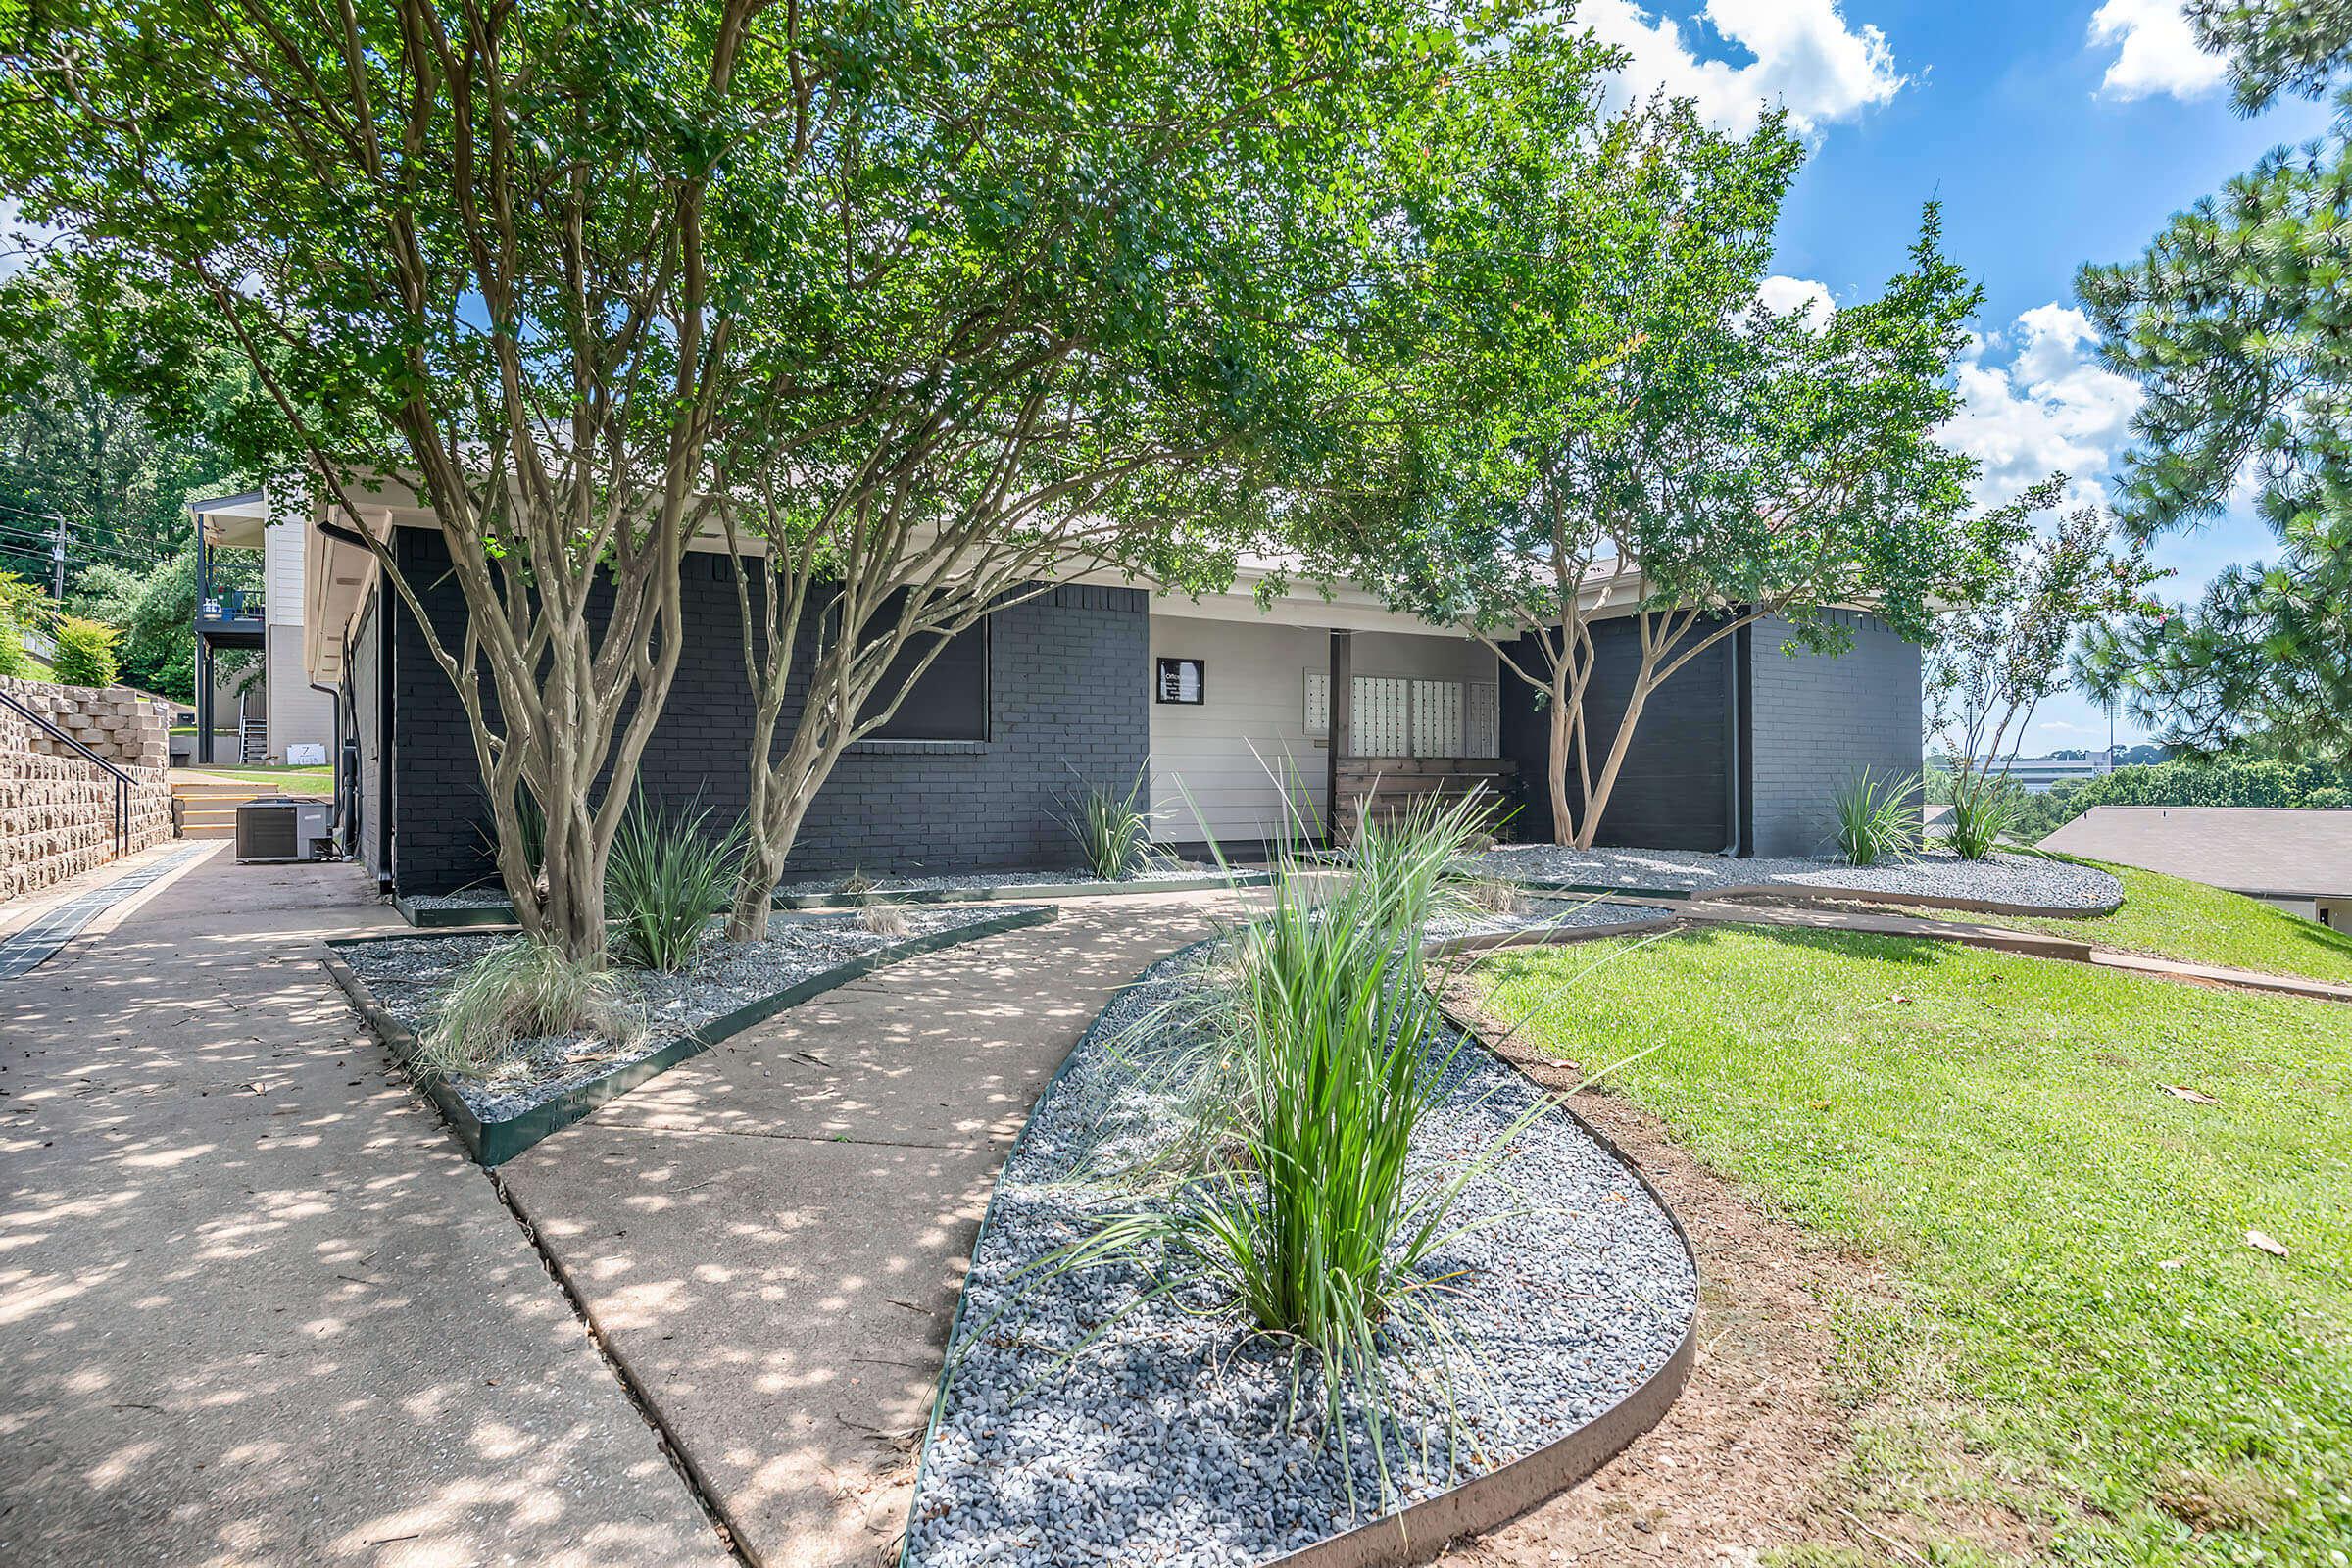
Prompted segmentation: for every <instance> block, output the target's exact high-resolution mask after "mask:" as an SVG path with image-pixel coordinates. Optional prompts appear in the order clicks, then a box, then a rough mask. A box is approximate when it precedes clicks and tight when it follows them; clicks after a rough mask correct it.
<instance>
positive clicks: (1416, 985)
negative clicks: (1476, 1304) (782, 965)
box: [1040, 798, 1543, 1504]
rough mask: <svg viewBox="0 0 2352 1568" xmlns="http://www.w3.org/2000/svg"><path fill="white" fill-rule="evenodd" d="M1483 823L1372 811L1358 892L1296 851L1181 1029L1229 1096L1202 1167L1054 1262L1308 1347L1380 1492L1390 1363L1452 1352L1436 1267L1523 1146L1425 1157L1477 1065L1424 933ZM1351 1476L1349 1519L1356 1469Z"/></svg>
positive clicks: (1472, 806) (1199, 1151)
mask: <svg viewBox="0 0 2352 1568" xmlns="http://www.w3.org/2000/svg"><path fill="white" fill-rule="evenodd" d="M1485 817H1486V809H1485V804H1484V803H1483V802H1480V801H1478V800H1476V799H1475V798H1474V799H1471V800H1465V801H1461V802H1457V803H1456V804H1455V805H1454V806H1452V807H1450V808H1446V809H1440V808H1438V807H1436V806H1433V805H1430V804H1428V803H1423V804H1420V805H1417V806H1415V807H1412V808H1409V809H1406V810H1404V811H1403V812H1401V813H1400V814H1398V815H1397V816H1396V817H1394V818H1391V819H1387V820H1375V819H1374V818H1373V817H1372V816H1371V815H1370V814H1369V813H1359V817H1358V821H1357V824H1356V831H1355V835H1354V841H1353V849H1352V856H1351V859H1352V869H1353V874H1352V875H1351V876H1346V877H1337V876H1333V875H1332V874H1331V873H1330V872H1329V871H1328V870H1327V869H1325V868H1323V867H1320V866H1317V865H1314V864H1312V863H1311V862H1310V861H1308V860H1307V858H1305V852H1304V851H1303V850H1301V849H1300V848H1299V842H1300V840H1299V835H1297V834H1294V835H1293V837H1292V842H1291V843H1290V844H1287V845H1285V846H1284V847H1283V849H1282V852H1281V853H1280V854H1279V855H1278V856H1277V857H1276V859H1275V863H1274V866H1273V868H1272V876H1273V879H1272V884H1271V889H1270V907H1268V908H1267V909H1266V912H1265V913H1264V914H1263V915H1261V916H1259V917H1258V918H1256V919H1253V920H1251V921H1250V923H1249V924H1247V925H1244V926H1242V927H1241V928H1240V929H1238V930H1236V931H1235V932H1233V933H1232V935H1231V937H1230V939H1229V948H1228V953H1227V955H1226V956H1225V959H1224V961H1223V962H1221V963H1219V964H1217V965H1215V966H1214V967H1212V969H1211V970H1210V971H1209V973H1210V974H1211V975H1212V976H1214V977H1215V978H1216V979H1217V980H1220V981H1222V982H1223V985H1222V986H1221V988H1220V990H1219V991H1218V992H1217V993H1216V994H1214V995H1213V996H1211V997H1210V998H1209V999H1208V1000H1207V1001H1206V1003H1205V1005H1196V1006H1195V1007H1193V1008H1192V1009H1191V1010H1189V1011H1188V1012H1186V1013H1185V1014H1184V1015H1183V1016H1184V1022H1185V1023H1186V1024H1187V1025H1188V1026H1189V1027H1193V1028H1196V1029H1199V1030H1201V1031H1202V1032H1203V1035H1204V1038H1203V1039H1202V1041H1201V1043H1200V1044H1199V1045H1198V1046H1196V1047H1195V1048H1194V1050H1195V1053H1196V1059H1195V1062H1194V1067H1195V1069H1196V1070H1199V1071H1201V1072H1202V1073H1203V1074H1204V1076H1205V1078H1206V1081H1207V1082H1208V1083H1209V1084H1211V1085H1212V1086H1213V1087H1212V1089H1211V1091H1210V1092H1208V1093H1206V1094H1203V1095H1201V1097H1199V1099H1198V1100H1197V1102H1196V1103H1197V1104H1198V1106H1199V1107H1200V1108H1199V1112H1198V1113H1199V1114H1200V1115H1201V1117H1203V1118H1204V1125H1203V1126H1202V1127H1200V1128H1194V1129H1180V1130H1179V1139H1178V1141H1179V1142H1180V1143H1181V1144H1182V1145H1183V1146H1184V1147H1186V1148H1187V1149H1188V1150H1191V1151H1193V1152H1194V1153H1193V1156H1192V1158H1191V1161H1190V1163H1191V1168H1190V1169H1187V1170H1183V1171H1181V1172H1180V1173H1178V1174H1177V1175H1176V1176H1175V1178H1174V1180H1173V1181H1172V1183H1171V1184H1170V1186H1169V1189H1168V1191H1167V1192H1166V1194H1165V1197H1164V1201H1159V1202H1155V1203H1151V1204H1147V1205H1144V1206H1140V1207H1138V1208H1136V1209H1134V1210H1132V1211H1129V1212H1126V1213H1123V1214H1121V1215H1119V1216H1117V1217H1115V1218H1113V1219H1111V1220H1109V1221H1108V1222H1106V1223H1105V1224H1103V1226H1102V1227H1101V1228H1099V1229H1098V1230H1097V1231H1096V1232H1095V1233H1094V1234H1093V1235H1091V1236H1090V1237H1088V1238H1087V1239H1085V1240H1083V1241H1081V1242H1079V1243H1076V1244H1074V1245H1073V1246H1071V1247H1070V1248H1067V1249H1064V1250H1062V1251H1061V1252H1059V1253H1057V1254H1054V1255H1053V1256H1052V1257H1050V1258H1048V1259H1047V1260H1046V1261H1045V1262H1044V1263H1043V1264H1041V1265H1040V1267H1041V1268H1042V1269H1043V1270H1045V1271H1048V1272H1060V1271H1065V1270H1068V1269H1074V1268H1081V1267H1089V1266H1095V1265H1101V1264H1110V1263H1123V1264H1128V1265H1131V1266H1138V1267H1141V1268H1142V1269H1144V1270H1146V1271H1147V1272H1148V1273H1149V1274H1150V1275H1151V1276H1152V1278H1153V1280H1154V1285H1153V1290H1154V1291H1155V1292H1156V1293H1158V1294H1168V1293H1173V1292H1177V1291H1184V1292H1186V1293H1187V1295H1188V1297H1189V1296H1190V1295H1191V1294H1192V1292H1193V1291H1194V1290H1196V1289H1197V1288H1201V1287H1205V1288H1206V1289H1207V1290H1208V1292H1209V1293H1210V1294H1211V1295H1212V1296H1213V1297H1214V1298H1216V1299H1220V1300H1222V1301H1223V1302H1224V1303H1225V1305H1226V1308H1227V1309H1228V1310H1231V1311H1233V1312H1234V1313H1235V1314H1236V1315H1237V1316H1239V1317H1241V1318H1242V1319H1244V1320H1245V1321H1246V1322H1247V1323H1248V1325H1249V1327H1250V1331H1251V1332H1252V1333H1253V1334H1260V1335H1266V1336H1271V1337H1274V1338H1276V1339H1279V1340H1283V1341H1287V1342H1289V1343H1290V1345H1291V1347H1292V1348H1293V1351H1294V1354H1295V1355H1296V1356H1297V1357H1298V1358H1299V1359H1298V1362H1297V1365H1296V1367H1295V1370H1296V1371H1297V1372H1298V1373H1299V1374H1300V1376H1298V1377H1296V1378H1295V1379H1294V1386H1295V1387H1298V1386H1300V1385H1302V1384H1311V1383H1312V1381H1313V1379H1314V1376H1315V1375H1316V1374H1317V1373H1319V1375H1320V1380H1321V1384H1322V1393H1323V1403H1324V1410H1325V1416H1326V1423H1327V1430H1328V1431H1329V1432H1330V1433H1331V1434H1333V1435H1335V1436H1336V1437H1337V1438H1338V1440H1339V1443H1340V1445H1341V1447H1342V1451H1343V1458H1344V1459H1346V1458H1347V1449H1348V1446H1349V1439H1348V1413H1349V1410H1350V1407H1352V1408H1353V1409H1354V1410H1356V1411H1358V1412H1360V1414H1361V1417H1362V1426H1363V1429H1364V1431H1365V1434H1366V1436H1367V1438H1368V1440H1369V1442H1370V1445H1371V1447H1372V1451H1373V1457H1374V1460H1375V1462H1376V1466H1377V1468H1378V1470H1379V1473H1380V1475H1381V1477H1382V1485H1383V1489H1384V1491H1386V1490H1388V1489H1389V1487H1390V1481H1389V1477H1390V1474H1391V1470H1392V1464H1393V1460H1394V1458H1395V1457H1396V1454H1397V1445H1398V1444H1399V1443H1401V1442H1402V1441H1403V1429H1402V1426H1401V1423H1400V1420H1399V1418H1398V1416H1397V1403H1396V1399H1395V1397H1394V1391H1393V1390H1392V1388H1391V1386H1390V1382H1389V1375H1388V1372H1387V1369H1386V1366H1385V1364H1384V1359H1383V1356H1384V1352H1386V1351H1392V1350H1394V1349H1396V1348H1400V1347H1403V1346H1406V1345H1410V1344H1419V1345H1421V1346H1423V1347H1425V1348H1426V1347H1435V1348H1441V1349H1442V1348H1443V1347H1444V1346H1446V1345H1447V1344H1449V1343H1450V1339H1451V1337H1450V1336H1449V1335H1448V1334H1447V1333H1446V1328H1445V1325H1444V1322H1443V1319H1442V1317H1441V1315H1440V1313H1439V1311H1438V1309H1437V1305H1436V1302H1435V1299H1434V1295H1433V1293H1434V1292H1435V1290H1436V1289H1437V1287H1438V1286H1439V1284H1440V1282H1439V1281H1438V1280H1437V1279H1435V1278H1433V1277H1432V1275H1431V1273H1430V1271H1429V1269H1428V1267H1427V1265H1428V1264H1429V1262H1430V1259H1431V1257H1432V1255H1433V1254H1434V1253H1435V1252H1436V1251H1438V1250H1439V1249H1441V1248H1442V1247H1443V1246H1444V1245H1445V1244H1446V1242H1447V1241H1448V1240H1450V1239H1452V1238H1454V1237H1456V1236H1458V1235H1460V1234H1462V1231H1463V1229H1464V1227H1463V1226H1461V1225H1457V1224H1455V1223H1453V1222H1452V1221H1451V1220H1450V1219H1449V1215H1450V1211H1451V1209H1452V1207H1453V1204H1454V1201H1455V1200H1456V1198H1458V1197H1459V1195H1460V1193H1461V1191H1462V1189H1463V1187H1464V1186H1465V1185H1467V1184H1468V1182H1469V1181H1470V1180H1471V1179H1472V1178H1473V1177H1475V1176H1477V1175H1478V1174H1479V1173H1480V1172H1482V1171H1483V1170H1485V1169H1487V1168H1489V1167H1490V1166H1491V1165H1492V1164H1493V1163H1494V1161H1495V1159H1496V1158H1498V1157H1500V1156H1501V1155H1502V1154H1503V1153H1504V1152H1506V1151H1507V1149H1508V1147H1509V1146H1510V1145H1511V1144H1512V1143H1514V1142H1515V1140H1516V1134H1517V1132H1518V1131H1519V1130H1520V1128H1518V1127H1514V1128H1513V1129H1511V1133H1510V1135H1509V1136H1506V1137H1503V1138H1499V1139H1495V1140H1494V1141H1493V1142H1492V1143H1491V1144H1490V1145H1489V1146H1488V1148H1489V1152H1487V1153H1485V1154H1482V1155H1479V1156H1476V1157H1472V1158H1467V1159H1462V1160H1456V1161H1450V1162H1447V1163H1446V1165H1445V1166H1444V1167H1443V1168H1439V1169H1432V1168H1430V1167H1428V1166H1426V1165H1424V1166H1422V1167H1419V1168H1416V1167H1415V1166H1414V1164H1413V1162H1412V1159H1411V1152H1412V1147H1413V1142H1414V1138H1415V1135H1416V1133H1417V1132H1418V1131H1419V1130H1420V1128H1421V1127H1422V1125H1423V1124H1424V1122H1425V1121H1426V1120H1427V1119H1428V1117H1429V1115H1430V1113H1431V1111H1432V1110H1433V1109H1434V1108H1435V1107H1436V1106H1437V1105H1438V1104H1439V1103H1440V1102H1441V1100H1442V1098H1443V1095H1444V1085H1445V1083H1446V1077H1447V1069H1448V1068H1449V1067H1450V1066H1451V1064H1452V1061H1453V1056H1454V1054H1455V1053H1456V1052H1458V1051H1459V1050H1460V1048H1461V1041H1460V1037H1458V1036H1455V1035H1452V1034H1450V1032H1449V1031H1448V1030H1447V1029H1446V1024H1445V1020H1444V1018H1443V1016H1442V1015H1441V1013H1440V1011H1439V1008H1438V1005H1437V1003H1436V1001H1435V999H1434V998H1433V997H1432V995H1431V992H1430V989H1429V988H1428V986H1427V985H1426V984H1425V983H1424V980H1425V976H1424V974H1423V971H1422V958H1421V945H1422V939H1423V931H1424V927H1425V926H1426V925H1427V923H1428V921H1429V919H1430V917H1431V916H1432V915H1433V914H1434V913H1437V912H1439V910H1440V908H1441V906H1443V905H1446V904H1448V903H1450V902H1452V901H1453V900H1454V898H1455V897H1456V895H1455V893H1454V891H1453V887H1454V884H1453V883H1452V882H1451V881H1450V880H1449V878H1448V875H1447V869H1446V868H1447V866H1448V865H1449V864H1450V863H1451V862H1452V861H1453V860H1454V859H1455V858H1456V857H1458V856H1459V855H1460V854H1461V853H1462V851H1463V849H1464V847H1465V846H1466V845H1468V844H1470V843H1472V842H1474V840H1475V837H1476V834H1477V833H1478V831H1479V830H1480V828H1481V827H1482V826H1483V824H1484V821H1485ZM1165 1021H1166V1020H1165V1018H1164V1017H1163V1018H1161V1019H1159V1020H1157V1022H1158V1023H1160V1024H1162V1025H1164V1023H1165ZM1152 1026H1153V1025H1152V1023H1151V1022H1148V1023H1147V1024H1146V1025H1145V1027H1147V1028H1149V1027H1152ZM1542 1109H1543V1106H1542V1103H1538V1104H1537V1105H1536V1106H1535V1107H1534V1109H1533V1110H1531V1112H1530V1117H1529V1119H1531V1120H1532V1119H1533V1117H1534V1116H1535V1115H1537V1114H1541V1113H1542ZM1437 1359H1438V1360H1441V1361H1442V1360H1443V1359H1444V1357H1443V1356H1442V1355H1441V1356H1440V1357H1438V1358H1437ZM1426 1457H1427V1456H1426V1454H1425V1455H1424V1458H1425V1459H1426ZM1343 1470H1344V1471H1346V1472H1347V1473H1348V1488H1349V1498H1350V1502H1351V1504H1352V1502H1353V1501H1354V1491H1353V1488H1354V1483H1353V1464H1352V1461H1351V1460H1350V1461H1348V1462H1347V1463H1344V1464H1343Z"/></svg>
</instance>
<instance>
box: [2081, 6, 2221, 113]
mask: <svg viewBox="0 0 2352 1568" xmlns="http://www.w3.org/2000/svg"><path fill="white" fill-rule="evenodd" d="M2090 41H2091V43H2092V44H2094V45H2097V46H2099V47H2102V48H2103V47H2105V46H2107V45H2109V44H2116V45H2120V46H2121V47H2120V48H2119V49H2118V50H2117V52H2116V56H2115V63H2114V64H2113V65H2111V66H2109V67H2108V68H2107V76H2106V79H2105V80H2103V81H2101V82H2100V83H2099V91H2100V92H2102V93H2104V94H2105V95H2106V96H2108V97H2110V98H2121V99H2124V100H2126V101H2127V102H2128V101H2130V100H2131V99H2134V98H2152V97H2154V96H2156V95H2157V94H2159V93H2170V94H2172V95H2173V96H2174V97H2175V98H2195V97H2199V96H2201V95H2203V94H2205V93H2209V92H2211V91H2213V89H2214V88H2215V87H2217V86H2219V85H2221V81H2222V75H2223V73H2224V72H2225V71H2226V70H2227V69H2228V62H2227V61H2225V60H2224V59H2223V58H2222V57H2221V56H2220V55H2211V54H2207V53H2206V52H2205V51H2204V50H2203V49H2200V48H2199V47H2197V34H2196V30H2195V29H2194V28H2192V27H2191V26H2190V25H2188V18H2187V17H2185V16H2183V15H2182V14H2181V10H2180V0H2107V3H2106V4H2105V5H2103V6H2101V7H2099V9H2098V11H2097V12H2096V13H2094V14H2093V15H2092V17H2091V19H2090Z"/></svg>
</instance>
